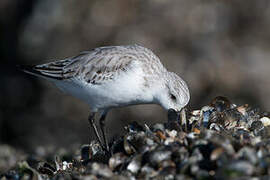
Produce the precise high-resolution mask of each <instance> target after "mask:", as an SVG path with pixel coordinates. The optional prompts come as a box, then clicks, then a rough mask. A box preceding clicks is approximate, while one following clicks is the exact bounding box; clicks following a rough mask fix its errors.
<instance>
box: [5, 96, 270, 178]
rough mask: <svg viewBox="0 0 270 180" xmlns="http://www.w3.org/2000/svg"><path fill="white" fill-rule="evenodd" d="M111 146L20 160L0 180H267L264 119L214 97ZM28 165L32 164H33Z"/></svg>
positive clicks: (269, 163) (267, 121) (269, 160)
mask: <svg viewBox="0 0 270 180" xmlns="http://www.w3.org/2000/svg"><path fill="white" fill-rule="evenodd" d="M125 129H126V134H125V135H124V136H122V137H120V138H116V139H115V140H113V141H112V142H111V145H110V148H111V152H110V153H108V152H105V151H103V149H102V147H101V145H100V144H99V143H97V142H96V141H92V142H91V143H90V144H88V145H83V146H82V147H81V149H80V152H79V153H77V154H76V153H73V154H71V155H70V156H69V158H67V157H65V158H64V157H58V156H57V157H56V158H55V160H54V162H53V163H52V162H50V163H48V162H46V161H41V160H33V159H32V160H31V161H29V160H28V161H23V162H21V163H19V164H18V165H17V166H16V167H15V168H14V169H12V170H9V171H7V172H6V173H4V174H2V175H1V176H0V178H1V180H2V179H9V178H14V177H15V178H14V179H16V178H17V179H18V178H19V177H20V178H21V177H25V176H26V177H28V178H29V179H33V178H38V179H39V178H40V179H61V178H62V179H63V178H64V179H179V180H182V179H183V180H184V179H224V180H225V179H239V178H242V179H248V178H251V177H253V178H254V177H260V178H265V179H268V178H270V175H269V173H270V140H269V138H270V116H269V113H267V112H262V111H260V110H259V109H256V108H251V107H250V106H248V105H241V106H237V105H235V104H233V103H231V102H230V101H229V100H228V99H227V98H225V97H217V98H215V99H214V100H213V101H212V102H211V103H210V104H209V105H206V106H204V107H202V108H201V109H200V110H192V111H188V110H185V109H184V110H183V111H182V112H181V115H180V116H179V115H178V114H177V113H176V112H175V111H174V110H169V112H168V121H167V122H166V123H163V124H162V123H158V124H154V125H152V126H151V127H148V126H147V125H139V124H138V123H136V122H133V123H131V124H130V125H128V126H127V127H125ZM33 162H34V163H33Z"/></svg>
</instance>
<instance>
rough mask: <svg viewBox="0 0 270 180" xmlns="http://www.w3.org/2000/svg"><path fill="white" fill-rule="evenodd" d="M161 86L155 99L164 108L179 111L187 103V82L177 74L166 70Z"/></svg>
mask: <svg viewBox="0 0 270 180" xmlns="http://www.w3.org/2000/svg"><path fill="white" fill-rule="evenodd" d="M161 87H162V88H161V89H160V91H161V92H159V95H158V97H157V100H158V103H159V104H160V105H161V106H162V107H163V108H165V109H166V110H169V109H174V110H175V111H178V112H179V111H180V110H181V109H182V108H183V107H185V106H186V105H187V104H188V102H189V99H190V94H189V90H188V87H187V84H186V83H185V81H184V80H183V79H181V78H180V77H179V76H178V75H177V74H175V73H173V72H168V73H167V74H166V75H165V76H164V81H162V84H161Z"/></svg>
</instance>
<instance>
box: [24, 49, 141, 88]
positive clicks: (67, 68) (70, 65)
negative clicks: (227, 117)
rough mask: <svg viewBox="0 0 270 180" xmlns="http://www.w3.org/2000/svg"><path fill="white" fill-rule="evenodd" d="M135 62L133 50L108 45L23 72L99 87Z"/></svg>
mask: <svg viewBox="0 0 270 180" xmlns="http://www.w3.org/2000/svg"><path fill="white" fill-rule="evenodd" d="M137 59H138V57H137V56H136V52H135V51H134V50H132V48H131V49H129V48H127V47H124V46H111V47H101V48H96V49H94V50H92V51H85V52H82V53H80V54H79V55H78V56H75V57H72V58H68V59H65V60H60V61H55V62H51V63H47V64H42V65H37V66H32V67H24V68H23V69H24V71H26V72H28V73H31V74H34V75H37V76H43V77H45V78H48V79H57V80H68V79H72V78H79V79H80V80H84V81H85V82H87V83H91V84H102V83H104V82H106V81H111V80H113V79H114V78H116V77H117V76H118V75H119V74H120V73H125V72H128V71H129V70H130V69H132V67H133V65H134V64H135V63H133V62H135V61H136V60H137ZM132 64H133V65H132Z"/></svg>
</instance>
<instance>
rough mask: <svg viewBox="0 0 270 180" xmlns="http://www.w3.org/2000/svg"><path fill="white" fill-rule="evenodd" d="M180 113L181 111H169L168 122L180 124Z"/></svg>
mask: <svg viewBox="0 0 270 180" xmlns="http://www.w3.org/2000/svg"><path fill="white" fill-rule="evenodd" d="M180 112H181V111H175V110H174V109H169V110H168V122H173V121H176V122H180Z"/></svg>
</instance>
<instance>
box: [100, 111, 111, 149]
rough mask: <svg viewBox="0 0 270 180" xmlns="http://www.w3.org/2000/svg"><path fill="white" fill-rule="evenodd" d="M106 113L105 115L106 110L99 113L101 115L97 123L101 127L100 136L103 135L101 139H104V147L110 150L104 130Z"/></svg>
mask: <svg viewBox="0 0 270 180" xmlns="http://www.w3.org/2000/svg"><path fill="white" fill-rule="evenodd" d="M106 115H107V111H104V112H103V113H102V114H101V117H100V119H99V125H100V128H101V133H102V136H103V140H104V143H105V146H106V149H107V151H110V149H109V144H108V141H107V134H106V130H105V118H106Z"/></svg>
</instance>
